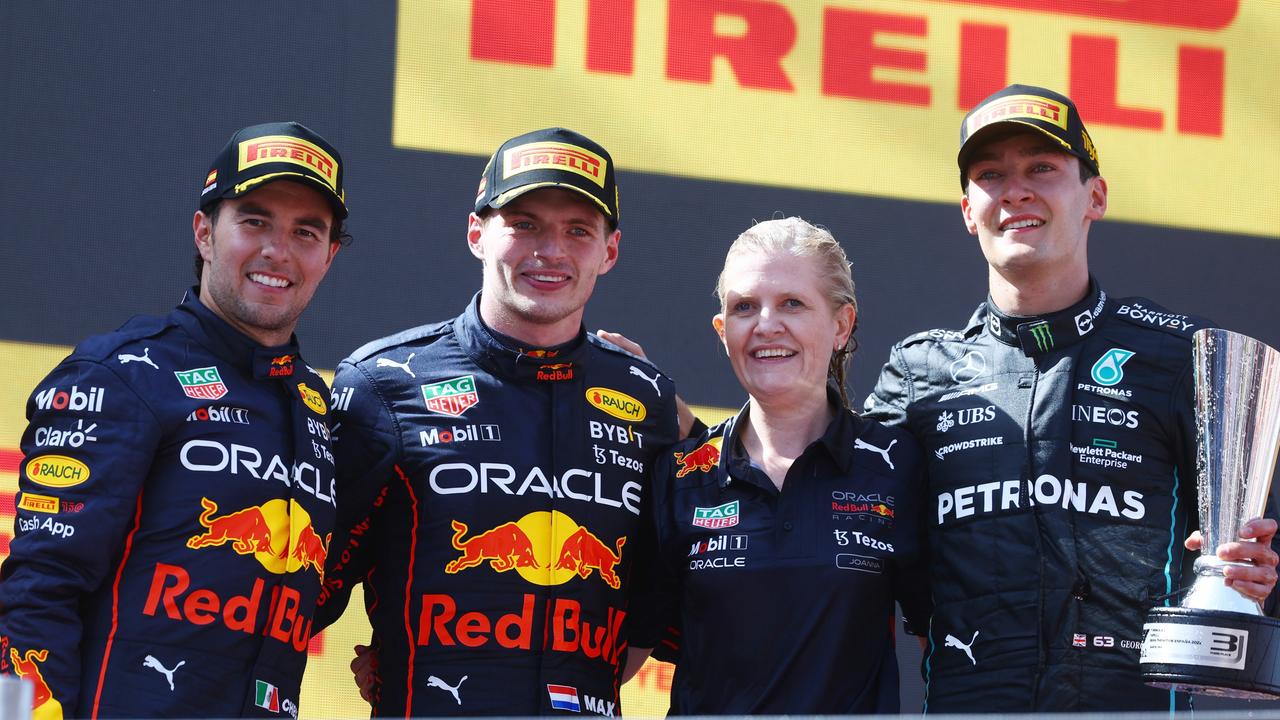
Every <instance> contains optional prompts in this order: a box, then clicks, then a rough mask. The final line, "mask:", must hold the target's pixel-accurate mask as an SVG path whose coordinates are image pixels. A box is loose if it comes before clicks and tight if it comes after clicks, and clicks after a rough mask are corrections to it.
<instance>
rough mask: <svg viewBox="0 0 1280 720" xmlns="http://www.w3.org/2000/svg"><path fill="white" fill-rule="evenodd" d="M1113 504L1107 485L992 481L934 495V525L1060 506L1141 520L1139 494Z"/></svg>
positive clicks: (1126, 495) (1144, 510)
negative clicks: (1025, 509) (1018, 510)
mask: <svg viewBox="0 0 1280 720" xmlns="http://www.w3.org/2000/svg"><path fill="white" fill-rule="evenodd" d="M1120 500H1121V501H1122V502H1123V503H1124V507H1123V508H1121V507H1120V506H1119V505H1118V504H1117V502H1116V493H1115V491H1114V490H1112V489H1111V486H1110V485H1090V484H1089V483H1086V482H1073V481H1072V480H1071V479H1069V478H1067V479H1062V480H1059V479H1058V478H1056V477H1054V476H1053V475H1047V474H1046V475H1041V476H1040V477H1038V478H1036V479H1035V480H1027V481H1026V482H1025V484H1024V483H1023V481H1021V480H1004V481H1000V480H993V481H991V482H987V483H982V484H980V485H968V486H965V487H959V488H955V489H954V490H948V491H946V492H942V493H938V517H937V524H938V525H943V524H946V522H947V521H948V520H959V519H961V518H967V517H971V516H973V515H977V514H982V515H987V514H991V513H995V512H1002V511H1005V510H1014V509H1018V508H1021V507H1023V503H1024V502H1025V504H1026V506H1027V507H1031V506H1033V505H1060V506H1061V507H1062V509H1063V510H1074V511H1075V512H1083V513H1090V514H1093V515H1110V516H1111V517H1116V518H1118V517H1126V518H1129V519H1130V520H1141V519H1142V518H1143V517H1144V516H1145V515H1146V514H1147V508H1146V506H1145V505H1144V504H1143V502H1142V501H1143V496H1142V493H1140V492H1138V491H1136V490H1125V491H1124V492H1123V493H1122V494H1121V496H1120Z"/></svg>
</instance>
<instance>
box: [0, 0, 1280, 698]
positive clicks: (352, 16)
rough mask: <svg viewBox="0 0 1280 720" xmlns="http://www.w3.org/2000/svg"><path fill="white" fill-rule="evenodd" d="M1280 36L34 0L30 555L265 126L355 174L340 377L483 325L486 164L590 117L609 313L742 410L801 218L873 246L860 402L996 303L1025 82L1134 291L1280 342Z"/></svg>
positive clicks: (20, 195) (26, 227)
mask: <svg viewBox="0 0 1280 720" xmlns="http://www.w3.org/2000/svg"><path fill="white" fill-rule="evenodd" d="M1277 37H1280V3H1276V2H1274V0H771V1H769V0H402V1H400V2H395V1H393V0H376V1H374V0H370V1H368V2H360V3H348V2H338V1H336V0H335V1H331V2H307V3H285V2H277V3H260V2H250V1H248V0H242V1H229V2H221V3H216V4H209V3H203V4H192V3H155V2H141V1H129V0H116V1H114V2H110V3H98V2H87V1H86V2H72V1H69V0H63V1H58V0H6V1H5V2H3V3H0V233H2V234H3V236H2V237H0V557H2V556H3V555H4V554H5V553H7V550H8V541H9V539H10V538H11V537H12V524H13V515H14V493H15V491H16V482H17V481H16V472H17V468H18V465H19V459H20V456H19V454H18V443H19V438H20V436H21V433H22V430H23V427H24V422H25V421H24V418H23V412H24V404H25V398H26V395H27V393H28V392H29V391H30V389H31V388H32V387H33V386H34V385H35V384H36V382H37V381H38V380H39V378H40V377H41V376H42V375H43V374H44V373H45V372H47V371H48V369H49V368H51V367H52V366H53V365H54V364H55V363H56V362H57V361H58V360H59V359H60V358H61V357H63V356H64V355H65V354H66V353H67V352H68V351H69V348H70V346H72V345H74V344H75V343H76V342H77V341H78V340H79V339H80V338H82V337H83V336H85V335H88V334H91V333H97V332H103V331H106V330H110V329H113V328H115V327H116V326H118V325H119V324H120V323H121V322H123V321H124V320H125V319H126V318H128V317H129V316H131V315H133V314H136V313H158V312H163V311H165V310H167V309H168V308H170V307H171V306H172V305H173V304H175V303H176V302H177V301H178V299H179V298H180V296H181V294H182V292H183V290H184V288H185V287H186V286H187V285H188V284H190V283H191V282H192V281H193V276H192V274H191V259H192V256H193V254H194V249H193V245H192V236H191V229H190V228H191V215H192V212H193V211H194V210H195V207H196V203H197V198H198V197H199V191H200V188H201V186H202V183H203V181H204V177H205V173H206V171H207V170H208V163H209V161H210V160H211V158H212V156H213V153H214V152H216V150H217V149H218V148H219V147H221V146H222V144H223V143H224V142H225V141H226V139H227V138H228V136H229V135H230V133H231V132H232V131H233V130H235V129H236V128H238V127H241V126H244V125H249V124H253V123H259V122H266V121H273V120H286V119H294V120H299V121H301V122H303V123H305V124H307V125H309V126H310V127H312V128H314V129H315V130H317V131H319V132H320V133H321V134H323V135H324V136H325V137H327V138H328V139H329V140H331V141H332V142H333V143H334V144H335V145H337V146H338V147H339V148H341V150H342V152H343V154H344V156H345V158H346V161H347V168H346V173H347V174H346V180H347V188H348V202H349V205H350V208H351V222H350V229H351V231H352V233H353V234H354V236H355V244H354V245H352V246H351V247H349V248H346V249H344V250H343V251H342V252H341V253H339V255H338V257H337V260H336V265H335V267H334V269H333V271H332V272H331V273H330V274H329V277H328V279H327V280H326V281H325V284H324V285H323V286H322V287H321V289H320V292H319V294H318V295H317V297H316V300H315V302H314V303H313V304H312V307H311V309H310V311H309V312H308V314H307V315H306V317H305V318H304V321H303V323H302V324H301V326H300V328H299V334H300V336H301V337H302V338H303V347H304V349H305V351H306V358H307V360H308V361H309V362H310V363H311V364H312V365H313V366H316V367H322V368H332V367H333V366H334V365H335V364H336V363H337V362H338V361H339V360H340V359H341V358H342V357H343V356H344V355H345V354H346V353H347V352H349V351H350V350H352V349H353V348H355V347H357V346H358V345H360V344H361V343H363V342H364V341H366V340H369V339H371V338H373V337H376V336H381V335H383V334H386V333H389V332H392V331H394V330H398V329H401V328H404V327H407V326H410V325H416V324H420V323H423V322H427V321H431V320H437V319H442V318H445V317H448V316H450V315H452V314H454V313H456V312H457V311H458V310H459V309H460V308H461V307H462V306H463V305H464V303H466V301H467V300H468V298H469V297H470V296H471V294H472V293H473V292H474V291H475V290H476V289H477V288H478V286H479V283H480V268H479V266H478V264H477V263H476V261H475V260H474V259H473V258H472V257H471V255H470V254H469V253H468V252H467V251H466V248H465V240H464V231H465V227H466V217H467V212H468V210H469V208H470V206H471V203H472V199H473V198H474V196H475V190H476V183H477V181H478V180H479V177H480V173H481V170H482V169H483V167H484V161H485V156H487V154H488V153H490V152H492V151H493V149H494V148H495V147H497V145H498V144H499V143H500V142H501V141H502V140H503V139H505V138H507V137H509V136H512V135H515V134H517V133H520V132H524V131H527V130H530V129H534V128H537V127H543V126H550V125H565V126H568V127H572V128H574V129H576V130H579V131H582V132H584V133H586V134H588V135H590V136H591V137H593V138H596V139H598V140H600V141H601V142H602V143H603V144H604V145H605V146H606V147H608V148H609V149H610V150H611V151H612V153H613V155H614V158H615V159H616V161H617V163H618V166H619V167H620V168H621V172H620V173H619V175H618V177H619V185H620V189H621V208H622V210H621V219H622V223H621V227H622V230H623V242H622V246H621V251H622V255H621V262H620V263H619V265H618V267H617V268H616V269H615V270H614V271H613V272H611V273H610V274H609V275H608V276H607V277H606V278H604V279H603V281H602V283H601V284H600V285H599V286H598V289H597V293H596V297H595V298H594V300H593V301H592V304H591V307H590V309H589V312H588V316H587V317H588V324H589V327H590V328H592V329H594V328H597V327H604V328H610V329H614V330H619V331H622V332H624V333H626V334H628V335H630V336H632V337H633V338H636V339H638V340H640V341H641V342H642V343H643V344H644V346H645V348H646V350H647V351H648V352H649V354H650V356H651V357H653V358H654V359H655V360H656V361H657V362H658V363H660V364H661V365H662V366H663V367H664V368H665V369H666V370H667V371H668V372H669V373H670V374H671V375H672V376H673V377H675V379H676V381H677V383H678V384H679V386H680V388H681V389H682V392H683V394H684V396H685V397H687V398H688V399H689V400H690V401H692V402H694V403H697V404H699V405H704V406H713V407H720V408H728V407H735V406H737V405H739V404H740V403H741V402H742V400H743V395H742V392H741V391H740V390H739V388H738V386H737V383H736V382H735V380H734V379H733V377H732V374H731V372H730V370H729V367H728V365H727V363H726V361H725V358H724V355H723V352H722V351H721V350H720V349H719V348H718V346H717V344H716V342H715V340H714V336H713V333H712V331H711V326H710V317H711V315H712V313H713V312H714V311H715V309H716V306H715V302H714V300H713V297H712V295H711V289H712V286H713V284H714V280H715V276H716V273H717V272H718V270H719V268H720V265H721V260H722V258H723V255H724V251H725V249H726V248H727V246H728V245H729V243H730V242H731V241H732V240H733V238H734V237H735V236H736V235H737V234H738V233H739V232H740V231H741V230H743V229H745V228H746V227H747V226H749V225H750V224H751V223H752V221H753V220H758V219H767V218H771V217H775V216H779V215H800V216H803V217H804V218H806V219H808V220H811V221H813V222H816V223H820V224H823V225H825V226H827V227H828V228H830V229H831V230H832V231H833V232H834V234H835V235H836V237H837V238H839V239H840V240H841V242H842V243H843V244H844V246H845V248H846V249H847V250H848V253H849V256H850V258H852V260H853V263H854V269H855V276H856V279H857V285H858V296H859V300H860V309H861V313H860V317H859V323H858V326H859V327H858V334H857V337H858V340H859V344H860V350H859V352H858V354H857V355H856V357H855V358H854V368H853V372H852V385H853V394H854V395H855V396H858V397H861V396H863V395H865V394H866V393H867V392H868V391H869V390H870V388H871V385H872V382H873V379H874V377H875V373H876V371H877V369H878V368H879V366H880V364H881V363H882V362H883V361H884V359H885V357H886V353H887V351H888V348H889V346H890V345H891V343H892V342H894V341H895V340H896V339H898V338H900V337H901V336H903V335H906V334H908V333H910V332H914V331H917V330H921V329H925V328H930V327H957V326H959V325H960V324H961V323H963V322H964V321H965V319H966V318H967V317H968V315H969V313H970V312H971V309H972V307H973V306H974V305H975V304H976V303H977V302H979V301H980V300H981V299H982V298H983V296H984V293H985V290H984V288H985V266H984V264H983V262H982V258H981V256H980V254H979V251H978V247H977V244H976V242H975V241H974V240H973V238H971V237H970V236H969V235H967V234H966V233H965V231H964V227H963V225H962V223H961V217H960V212H959V208H958V203H957V200H958V198H959V194H960V190H959V185H958V176H957V170H956V168H955V164H954V155H955V150H956V142H957V137H958V126H959V123H960V119H961V117H962V116H963V114H964V110H965V109H966V108H968V107H970V106H971V105H973V104H974V103H975V102H976V101H978V100H979V99H981V98H982V97H984V96H985V95H987V94H988V93H990V92H991V91H993V90H995V89H997V88H999V87H1001V86H1003V85H1004V84H1006V83H1007V82H1014V81H1017V82H1025V83H1033V84H1041V85H1047V86H1051V87H1055V88H1058V89H1061V90H1063V91H1065V92H1066V93H1068V94H1069V95H1071V96H1072V97H1073V98H1075V100H1076V101H1077V102H1078V104H1079V106H1080V108H1081V111H1082V113H1083V115H1084V118H1085V121H1086V122H1087V123H1088V125H1089V127H1090V129H1091V132H1092V134H1093V138H1094V140H1095V142H1096V145H1097V147H1098V151H1099V155H1100V160H1101V166H1102V172H1103V174H1104V175H1105V176H1106V177H1107V179H1108V180H1109V182H1110V189H1111V195H1110V210H1109V214H1108V219H1107V220H1106V221H1105V222H1103V223H1102V224H1101V225H1096V226H1095V227H1094V230H1093V232H1092V236H1091V239H1090V240H1091V242H1090V245H1091V250H1092V253H1091V260H1092V264H1093V268H1094V272H1095V273H1096V275H1097V277H1098V278H1099V279H1100V281H1101V282H1102V283H1103V285H1104V287H1106V288H1108V290H1109V291H1110V292H1111V293H1112V294H1113V295H1127V294H1141V295H1147V296H1149V297H1152V298H1155V299H1158V300H1159V301H1160V302H1161V303H1163V304H1164V305H1166V306H1167V307H1169V308H1170V309H1172V310H1173V311H1175V312H1194V313H1199V314H1203V315H1208V316H1210V317H1213V318H1215V319H1216V320H1217V321H1218V322H1219V323H1221V324H1223V325H1224V326H1226V327H1229V328H1232V329H1235V330H1238V331H1242V332H1245V333H1248V334H1251V335H1254V336H1256V337H1259V338H1260V339H1262V340H1264V341H1267V342H1269V343H1271V344H1273V345H1275V344H1277V343H1280V326H1277V323H1276V320H1275V311H1274V308H1275V304H1276V303H1275V299H1274V298H1275V296H1276V294H1277V292H1280V290H1277V285H1276V282H1275V280H1274V278H1275V276H1276V268H1277V267H1280V199H1277V198H1278V197H1280V195H1277V182H1276V177H1277V175H1276V172H1277V171H1276V168H1277V167H1280V95H1278V94H1277V93H1276V92H1275V91H1274V87H1273V86H1274V82H1275V78H1276V77H1280V44H1278V43H1277V42H1276V38H1277ZM1162 317H1163V316H1152V317H1151V318H1150V321H1151V322H1160V321H1161V318H1162ZM1165 319H1167V318H1165ZM991 551H993V549H992V548H974V557H975V562H978V561H981V558H982V556H983V554H984V553H988V552H991ZM358 604H359V603H354V602H353V606H355V605H358ZM366 638H367V628H366V627H365V626H363V625H362V624H361V621H360V618H353V617H350V616H349V617H347V618H346V619H345V623H344V624H343V625H341V626H339V627H336V628H334V629H331V630H330V631H328V632H326V633H325V634H324V635H322V636H320V637H318V638H316V639H315V640H313V642H312V650H313V653H314V657H313V662H312V663H311V666H310V670H309V674H308V681H307V686H306V689H305V692H304V696H303V702H302V703H301V704H302V707H303V708H304V711H303V712H304V714H305V715H309V716H312V717H320V716H330V715H346V716H360V715H363V714H365V713H366V712H367V710H366V708H365V707H364V706H363V704H362V703H361V702H360V701H359V699H358V698H357V697H356V696H355V694H354V692H353V691H352V690H351V689H350V688H351V687H352V686H351V685H350V684H349V682H350V681H349V677H350V674H349V672H348V671H347V670H346V664H347V662H348V660H349V657H350V648H351V645H352V644H354V643H355V642H358V641H361V640H363V639H366ZM913 645H914V641H912V642H908V643H904V647H903V651H904V653H905V655H904V657H905V658H906V659H905V660H904V662H905V663H907V665H908V667H906V668H904V675H905V676H906V678H907V679H906V682H905V683H904V708H906V709H914V708H917V707H918V702H919V692H920V689H919V684H918V681H916V680H915V679H914V677H915V673H914V667H913V666H914V663H916V662H917V661H916V660H915V659H914V658H915V657H918V651H915V652H914V653H913V652H912V651H913V650H914V648H913ZM913 656H914V657H913ZM669 679H670V668H669V666H662V667H650V668H648V669H647V670H646V671H645V673H644V674H643V675H642V676H641V678H640V679H639V680H638V681H637V682H635V683H633V684H632V685H631V686H629V687H628V689H627V695H626V701H627V702H629V703H630V705H629V708H630V711H631V712H632V713H633V714H656V713H660V712H662V709H663V708H664V707H665V699H664V698H663V695H664V693H665V690H666V688H667V686H668V683H669ZM637 698H642V699H637Z"/></svg>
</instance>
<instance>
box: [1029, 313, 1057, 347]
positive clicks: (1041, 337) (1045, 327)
mask: <svg viewBox="0 0 1280 720" xmlns="http://www.w3.org/2000/svg"><path fill="white" fill-rule="evenodd" d="M1027 331H1028V332H1030V333H1031V337H1032V339H1034V340H1035V341H1036V349H1037V350H1039V351H1040V352H1045V351H1046V350H1048V349H1049V348H1051V347H1053V332H1052V331H1050V330H1049V323H1048V322H1045V321H1044V320H1041V321H1040V322H1038V323H1036V324H1035V325H1032V326H1031V327H1029V328H1027Z"/></svg>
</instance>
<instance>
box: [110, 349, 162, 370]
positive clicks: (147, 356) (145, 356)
mask: <svg viewBox="0 0 1280 720" xmlns="http://www.w3.org/2000/svg"><path fill="white" fill-rule="evenodd" d="M116 360H119V361H120V364H121V365H124V364H126V363H131V362H140V363H146V364H148V365H150V366H151V367H153V368H155V369H156V370H159V369H160V366H159V365H156V364H155V362H153V361H152V360H151V348H149V347H147V348H143V349H142V354H141V355H130V354H129V353H120V354H119V355H117V356H116Z"/></svg>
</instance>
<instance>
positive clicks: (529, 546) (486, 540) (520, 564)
mask: <svg viewBox="0 0 1280 720" xmlns="http://www.w3.org/2000/svg"><path fill="white" fill-rule="evenodd" d="M450 525H451V526H452V527H453V541H452V542H453V547H454V549H455V550H457V551H458V552H460V553H461V555H460V556H458V558H457V559H454V560H451V561H449V563H448V564H446V565H445V568H444V571H445V572H447V573H449V574H455V573H459V572H462V571H463V570H467V569H469V568H474V567H478V566H480V565H483V564H485V563H488V564H489V568H490V569H491V570H493V571H494V572H507V571H508V570H515V571H516V572H517V573H519V574H520V577H522V578H524V579H525V580H527V581H528V582H531V583H533V584H535V585H561V584H563V583H566V582H568V581H569V580H570V579H572V578H573V577H575V576H577V577H579V578H581V579H583V580H586V579H587V578H589V577H591V574H592V573H593V572H594V573H598V574H599V576H600V579H601V580H603V581H604V582H605V584H607V585H608V586H609V587H611V588H614V589H615V590H616V589H617V588H618V587H619V586H620V585H621V584H622V583H621V581H620V580H619V578H618V574H617V570H616V568H617V566H618V563H619V562H621V561H622V548H623V546H624V545H626V543H627V538H626V536H625V535H624V536H622V537H620V538H618V539H617V541H616V542H615V543H614V547H613V548H610V547H609V546H608V545H606V544H605V543H604V542H603V541H601V540H600V538H598V537H596V535H595V534H594V533H592V532H591V531H590V530H588V529H587V528H585V527H582V526H580V525H578V524H577V523H576V522H574V520H573V518H571V517H569V516H568V515H565V514H564V513H562V512H560V511H558V510H552V511H550V512H547V511H539V512H532V513H529V514H528V515H525V516H524V517H522V518H520V519H519V520H516V521H515V522H506V523H503V524H501V525H499V526H497V527H495V528H493V529H490V530H485V531H483V532H479V533H474V534H472V535H471V537H469V538H468V537H466V535H467V534H468V533H469V532H470V528H468V527H467V524H466V523H464V522H461V521H459V520H454V521H452V523H450ZM464 538H465V539H464Z"/></svg>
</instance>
